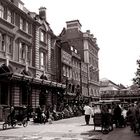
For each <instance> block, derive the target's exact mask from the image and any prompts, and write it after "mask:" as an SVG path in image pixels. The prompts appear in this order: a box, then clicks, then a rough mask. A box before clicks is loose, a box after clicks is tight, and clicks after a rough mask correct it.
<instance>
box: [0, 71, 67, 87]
mask: <svg viewBox="0 0 140 140" xmlns="http://www.w3.org/2000/svg"><path fill="white" fill-rule="evenodd" d="M2 77H3V78H5V77H7V78H8V79H9V80H17V81H28V82H30V83H33V84H41V85H44V86H49V87H58V88H62V89H65V88H66V85H64V84H61V83H57V82H52V81H49V80H44V79H40V78H34V77H31V76H27V75H23V74H19V73H10V72H7V73H2V74H0V78H2Z"/></svg>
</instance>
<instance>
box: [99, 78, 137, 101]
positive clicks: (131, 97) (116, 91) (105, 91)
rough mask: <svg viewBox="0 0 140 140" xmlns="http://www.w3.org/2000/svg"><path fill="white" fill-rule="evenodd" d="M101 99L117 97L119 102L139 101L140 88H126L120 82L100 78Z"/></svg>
mask: <svg viewBox="0 0 140 140" xmlns="http://www.w3.org/2000/svg"><path fill="white" fill-rule="evenodd" d="M100 96H101V99H117V100H120V101H121V102H128V103H131V102H133V103H134V102H135V101H140V89H139V88H138V87H135V86H133V87H132V86H131V87H129V88H126V87H125V86H123V85H122V84H119V85H118V84H116V83H114V82H112V81H111V80H109V79H106V78H103V79H101V80H100Z"/></svg>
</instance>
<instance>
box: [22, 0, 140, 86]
mask: <svg viewBox="0 0 140 140" xmlns="http://www.w3.org/2000/svg"><path fill="white" fill-rule="evenodd" d="M22 1H23V2H24V4H25V5H24V6H25V7H26V8H27V9H28V10H30V11H32V12H36V13H38V9H39V8H40V7H41V6H43V7H46V8H47V11H46V12H47V21H48V22H49V24H50V27H51V28H52V30H53V32H54V33H55V34H56V35H59V33H61V31H62V29H63V27H66V21H71V20H77V19H78V20H79V21H80V23H81V24H82V28H81V30H82V31H83V32H85V31H86V30H90V32H91V33H92V34H93V35H94V36H95V37H96V38H97V44H98V47H99V48H100V50H99V69H100V71H99V74H100V76H99V77H100V79H102V78H107V79H109V80H111V81H113V82H114V83H116V84H120V83H121V84H123V85H125V86H130V85H131V84H132V79H133V78H134V77H135V72H136V69H137V64H136V60H137V59H140V8H139V6H140V0H22Z"/></svg>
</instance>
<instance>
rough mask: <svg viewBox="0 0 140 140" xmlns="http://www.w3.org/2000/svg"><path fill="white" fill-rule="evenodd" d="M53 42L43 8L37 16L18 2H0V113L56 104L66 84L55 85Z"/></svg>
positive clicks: (54, 46) (54, 47)
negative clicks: (9, 107) (10, 109)
mask: <svg viewBox="0 0 140 140" xmlns="http://www.w3.org/2000/svg"><path fill="white" fill-rule="evenodd" d="M56 39H57V37H56V36H55V35H54V34H53V31H52V29H51V28H50V26H49V23H48V22H47V19H46V8H44V7H41V8H40V9H39V14H36V13H34V12H30V11H29V10H27V9H26V8H25V7H24V3H23V2H22V1H20V0H4V1H3V0H0V111H1V107H3V106H7V105H8V106H10V105H14V106H22V105H26V106H28V107H29V106H30V107H32V108H35V107H37V106H38V105H44V106H53V104H54V103H55V104H56V103H57V96H59V95H58V92H59V93H61V92H64V89H65V85H63V84H60V83H58V82H59V81H58V82H57V80H58V79H57V69H56V68H57V65H56V63H57V62H56V59H57V58H56V55H55V54H56V48H57V47H56V46H57V43H56Z"/></svg>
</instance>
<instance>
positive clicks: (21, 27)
mask: <svg viewBox="0 0 140 140" xmlns="http://www.w3.org/2000/svg"><path fill="white" fill-rule="evenodd" d="M19 28H20V29H21V30H23V19H22V18H20V25H19Z"/></svg>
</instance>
